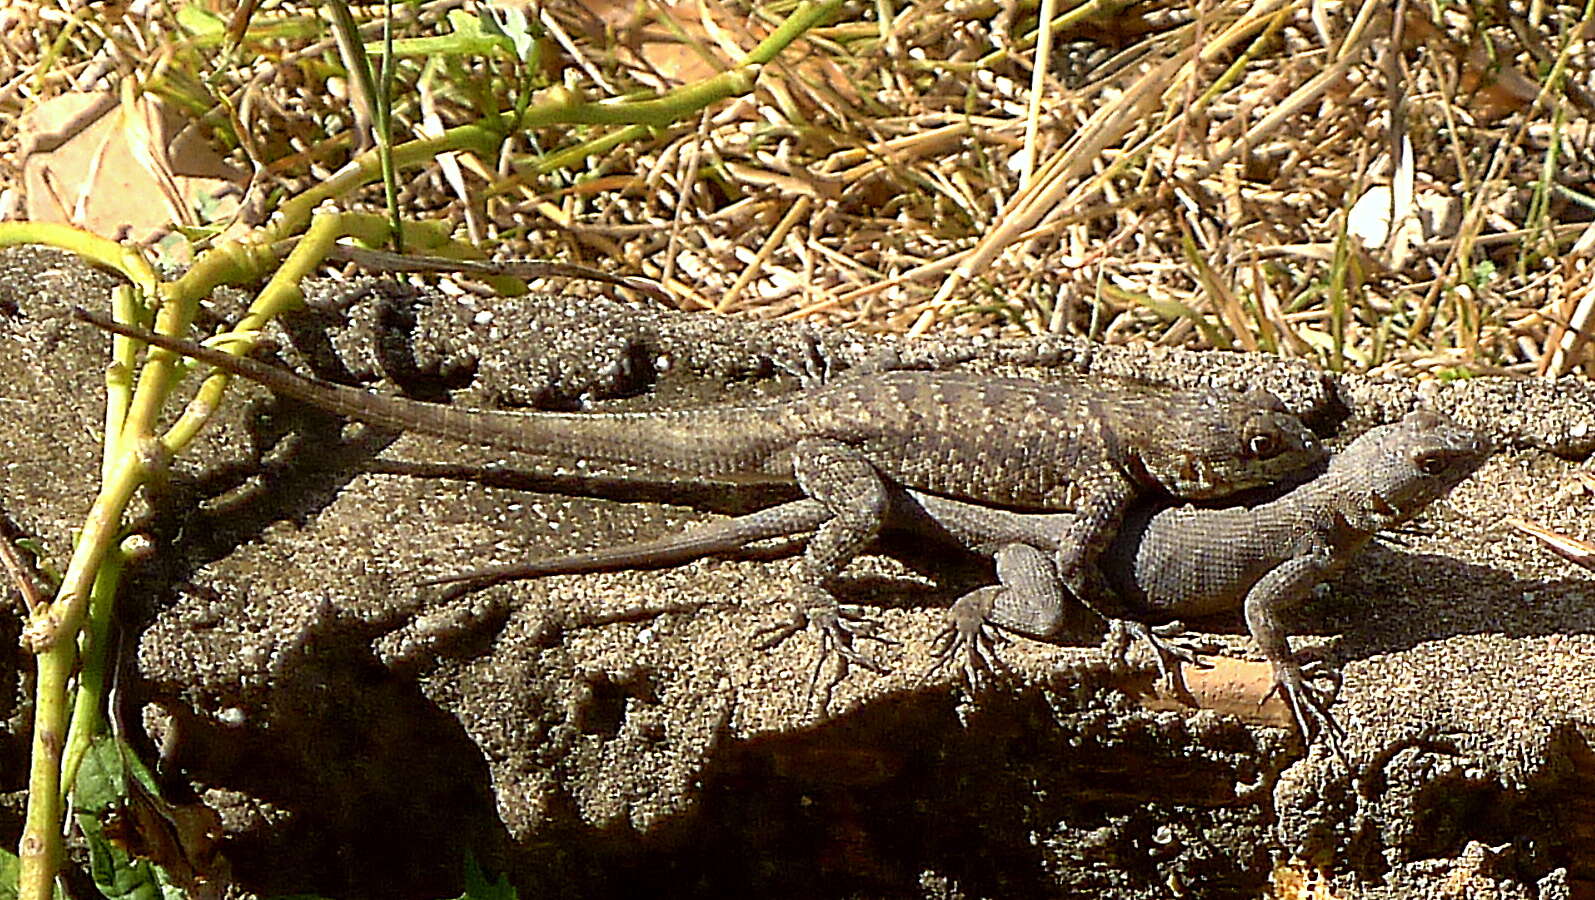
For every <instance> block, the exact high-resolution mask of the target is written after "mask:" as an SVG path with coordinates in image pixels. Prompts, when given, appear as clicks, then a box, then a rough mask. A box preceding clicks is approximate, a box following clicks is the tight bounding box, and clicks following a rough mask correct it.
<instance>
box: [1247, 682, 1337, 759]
mask: <svg viewBox="0 0 1595 900" xmlns="http://www.w3.org/2000/svg"><path fill="white" fill-rule="evenodd" d="M1313 668H1314V669H1316V668H1317V667H1313ZM1324 672H1325V674H1327V675H1328V676H1329V680H1330V681H1331V682H1332V687H1331V688H1330V689H1329V690H1328V691H1324V690H1320V689H1319V688H1316V687H1313V686H1312V685H1310V684H1308V679H1307V675H1306V674H1305V669H1304V668H1303V667H1302V666H1301V665H1299V664H1298V663H1296V662H1295V661H1294V660H1289V661H1286V662H1284V663H1276V664H1275V665H1274V685H1273V687H1271V688H1269V689H1268V693H1266V694H1264V695H1263V697H1262V700H1259V701H1258V703H1259V704H1261V703H1263V702H1264V701H1267V700H1268V698H1269V697H1272V696H1273V695H1274V694H1275V692H1278V693H1279V695H1280V696H1281V697H1283V698H1284V700H1285V705H1286V706H1288V707H1289V708H1290V715H1291V718H1292V719H1294V720H1295V722H1296V729H1297V731H1298V732H1299V733H1300V734H1301V736H1302V740H1303V741H1305V742H1306V743H1307V744H1308V745H1311V744H1312V742H1313V740H1314V739H1316V738H1318V737H1320V736H1322V737H1323V739H1324V743H1325V744H1326V745H1328V747H1329V749H1330V750H1331V751H1332V752H1333V753H1334V754H1335V755H1336V756H1338V757H1340V758H1341V759H1342V760H1344V759H1345V758H1346V753H1345V750H1344V748H1343V745H1342V739H1343V738H1345V736H1346V730H1345V729H1344V728H1342V727H1341V726H1340V723H1339V722H1337V721H1335V717H1334V716H1333V715H1332V714H1331V713H1330V712H1329V707H1330V705H1331V704H1332V703H1334V699H1335V695H1336V694H1338V693H1339V692H1340V678H1339V676H1338V675H1337V674H1335V673H1333V672H1329V671H1328V670H1324ZM1315 674H1318V673H1317V672H1315Z"/></svg>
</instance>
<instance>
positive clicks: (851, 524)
mask: <svg viewBox="0 0 1595 900" xmlns="http://www.w3.org/2000/svg"><path fill="white" fill-rule="evenodd" d="M793 471H794V473H795V475H796V478H797V482H798V486H799V487H800V488H802V489H803V492H804V493H805V494H807V495H808V496H809V497H810V498H812V499H814V500H817V501H819V502H820V503H822V504H824V506H825V508H826V509H827V510H828V511H829V512H830V518H829V519H827V520H826V521H825V522H824V523H823V524H821V525H820V526H819V527H818V528H816V529H815V531H814V535H813V537H811V538H810V539H809V544H808V548H807V549H806V550H805V551H804V554H803V558H802V560H800V561H799V564H798V581H799V584H798V586H797V589H796V591H795V593H794V596H793V615H792V619H791V620H790V621H788V622H784V623H782V624H780V625H776V626H773V627H771V628H767V629H763V630H762V631H761V632H760V635H761V636H763V637H764V640H762V641H761V642H760V643H759V647H760V648H761V649H768V648H770V647H774V646H775V645H776V644H779V643H781V642H783V641H785V640H786V639H787V638H789V637H791V636H793V635H794V634H796V633H798V632H799V631H802V630H804V629H805V628H806V627H808V626H813V627H815V628H816V629H818V630H819V633H820V658H819V661H818V662H817V663H816V674H815V678H814V682H815V683H817V682H818V680H819V669H823V668H824V666H825V664H826V662H827V661H828V660H829V659H830V658H832V657H833V656H834V657H838V658H840V659H841V660H842V664H843V666H844V669H843V671H844V673H845V671H846V669H845V667H846V666H847V665H849V664H851V665H858V666H862V667H864V668H866V669H871V670H873V671H876V672H885V671H887V668H886V666H885V665H884V664H882V663H881V662H879V661H878V660H876V659H875V658H874V657H872V656H870V655H868V654H866V653H864V652H863V651H861V650H860V649H858V647H856V646H855V642H856V641H857V640H858V639H861V638H863V639H870V640H875V641H880V642H882V643H894V642H893V641H891V640H890V639H888V638H886V637H883V636H882V635H881V634H880V633H879V628H880V626H879V623H878V622H876V621H874V620H872V619H870V618H868V617H867V616H865V615H864V613H863V612H862V610H859V609H858V608H857V607H852V606H843V605H842V604H840V603H839V602H837V599H836V595H835V594H834V593H833V592H832V587H833V586H834V584H835V581H836V577H837V576H838V575H839V574H841V571H842V570H843V569H844V568H846V567H847V564H848V563H849V562H851V561H852V560H853V558H854V557H856V556H858V555H859V553H861V552H862V551H863V550H864V548H865V547H867V546H868V545H869V544H870V542H872V541H874V540H875V538H876V536H877V535H879V534H880V531H881V527H882V525H883V523H884V522H885V519H886V515H887V511H888V509H889V508H890V505H891V504H890V490H889V486H888V484H887V482H886V480H885V479H884V478H883V477H882V476H881V474H880V472H879V471H877V470H876V468H875V466H874V465H873V464H872V463H870V461H869V459H868V457H866V456H865V455H864V454H862V453H860V452H859V451H858V450H856V449H854V448H853V447H849V446H848V445H846V444H844V443H841V442H839V441H832V440H825V439H820V438H805V439H804V440H801V441H798V443H797V446H796V447H795V448H794V450H793Z"/></svg>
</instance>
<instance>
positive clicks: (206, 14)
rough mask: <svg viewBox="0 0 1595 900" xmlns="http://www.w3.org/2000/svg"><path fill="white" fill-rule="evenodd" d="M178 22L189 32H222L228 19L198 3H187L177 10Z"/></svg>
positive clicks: (196, 33) (200, 33) (197, 33)
mask: <svg viewBox="0 0 1595 900" xmlns="http://www.w3.org/2000/svg"><path fill="white" fill-rule="evenodd" d="M177 24H178V25H179V26H180V27H181V28H182V29H183V30H184V31H187V32H188V33H189V34H192V35H202V34H221V33H222V32H224V31H226V30H227V21H226V20H225V19H223V18H222V17H221V16H218V15H216V14H215V13H213V12H211V11H210V10H208V9H206V8H204V7H203V6H201V5H199V4H198V3H187V4H184V5H183V8H182V9H179V10H178V11H177Z"/></svg>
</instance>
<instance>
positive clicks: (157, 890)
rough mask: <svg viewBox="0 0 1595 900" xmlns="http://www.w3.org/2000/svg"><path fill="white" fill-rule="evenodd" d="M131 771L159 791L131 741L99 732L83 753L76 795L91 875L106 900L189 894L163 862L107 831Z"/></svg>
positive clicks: (174, 898) (178, 898)
mask: <svg viewBox="0 0 1595 900" xmlns="http://www.w3.org/2000/svg"><path fill="white" fill-rule="evenodd" d="M129 775H131V776H132V777H133V778H136V779H138V781H139V783H140V784H141V785H142V786H143V787H144V789H145V791H147V792H148V793H150V794H156V793H157V791H156V787H155V779H154V777H153V776H152V775H150V772H149V769H146V768H145V767H144V764H143V763H142V762H140V761H139V759H138V756H137V754H135V753H134V752H133V749H132V748H131V747H128V746H127V745H126V744H123V743H122V742H120V741H118V740H116V739H115V738H112V737H110V736H109V735H103V736H101V737H98V738H96V739H95V740H94V743H92V744H90V745H89V750H88V752H87V753H85V754H84V755H83V764H82V766H81V767H80V768H79V769H78V778H77V784H76V785H74V787H73V794H72V796H73V801H74V805H75V808H76V810H77V814H76V818H77V823H78V828H79V829H80V830H81V831H82V832H83V838H84V840H85V841H86V842H87V844H88V846H89V875H90V876H91V877H92V878H93V879H94V886H95V887H96V888H98V889H99V891H100V893H101V894H104V895H105V897H106V900H184V898H186V897H187V894H186V893H185V892H184V891H183V889H182V888H180V887H178V886H177V885H176V884H174V883H173V882H172V879H171V878H169V877H168V876H167V874H166V873H165V872H164V871H162V870H161V868H160V867H159V866H157V865H155V864H154V863H152V862H150V861H149V860H144V859H139V858H138V857H135V856H133V855H131V854H129V853H128V852H127V851H126V850H123V849H122V848H121V847H119V846H117V845H116V844H114V843H112V842H111V840H110V839H109V838H108V837H106V834H105V826H106V823H107V822H108V821H112V820H113V819H114V818H115V817H116V816H117V815H119V812H120V810H122V809H123V808H124V807H125V805H126V801H127V798H128V796H129V792H128V788H127V777H128V776H129Z"/></svg>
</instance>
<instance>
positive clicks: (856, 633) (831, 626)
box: [754, 589, 897, 693]
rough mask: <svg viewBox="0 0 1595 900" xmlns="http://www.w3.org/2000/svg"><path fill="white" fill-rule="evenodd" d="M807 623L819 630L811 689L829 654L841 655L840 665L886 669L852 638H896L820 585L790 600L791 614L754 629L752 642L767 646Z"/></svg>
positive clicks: (775, 643) (880, 639)
mask: <svg viewBox="0 0 1595 900" xmlns="http://www.w3.org/2000/svg"><path fill="white" fill-rule="evenodd" d="M811 625H812V626H814V627H816V628H817V629H818V630H819V632H820V658H819V660H818V661H817V662H816V663H815V676H814V678H813V679H811V681H810V684H809V689H810V692H811V693H812V691H813V688H814V685H815V684H816V683H818V680H819V671H820V670H821V669H823V668H824V667H825V662H826V660H828V659H830V658H831V657H832V656H833V655H834V656H837V657H840V658H841V660H842V662H843V665H844V667H845V666H846V665H849V664H851V665H856V666H859V667H861V668H865V669H869V670H870V671H872V672H879V673H885V672H888V671H890V669H889V668H888V667H887V666H886V665H885V664H884V663H882V662H880V661H879V660H877V659H875V658H874V657H872V656H870V655H869V654H867V653H864V652H862V651H860V650H859V649H858V648H856V647H855V646H854V642H855V641H858V640H871V641H878V642H880V643H882V644H895V643H897V641H894V640H892V639H891V638H889V637H886V636H884V635H882V634H881V633H880V623H879V622H876V621H875V620H873V619H871V618H869V617H867V616H865V615H864V613H863V611H862V610H860V609H859V608H858V607H855V606H842V605H841V604H838V603H837V602H836V600H835V598H833V597H832V596H831V595H830V594H828V593H826V592H825V591H823V590H821V589H814V590H809V591H804V592H803V594H802V595H800V596H799V597H798V598H797V599H796V600H795V602H794V603H793V606H792V617H791V618H790V619H788V620H787V621H785V622H781V623H778V624H776V625H771V626H769V627H766V628H761V629H759V630H758V631H757V632H755V633H754V636H755V637H756V638H759V639H760V640H759V642H758V643H757V644H756V645H755V646H757V647H758V648H759V649H760V650H769V649H771V648H773V647H775V646H777V645H779V644H781V643H782V642H784V641H786V640H787V639H788V638H790V637H792V636H793V635H795V634H797V633H798V632H800V631H803V630H804V629H806V628H808V627H809V626H811ZM845 671H846V670H845V668H844V673H845Z"/></svg>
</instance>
